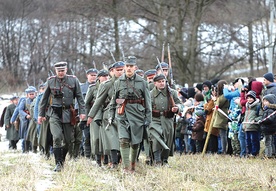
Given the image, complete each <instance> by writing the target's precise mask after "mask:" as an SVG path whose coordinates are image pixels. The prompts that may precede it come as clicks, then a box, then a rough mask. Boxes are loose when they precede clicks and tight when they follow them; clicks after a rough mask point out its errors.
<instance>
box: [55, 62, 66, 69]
mask: <svg viewBox="0 0 276 191" xmlns="http://www.w3.org/2000/svg"><path fill="white" fill-rule="evenodd" d="M66 68H67V62H57V63H55V69H57V70H65V69H66Z"/></svg>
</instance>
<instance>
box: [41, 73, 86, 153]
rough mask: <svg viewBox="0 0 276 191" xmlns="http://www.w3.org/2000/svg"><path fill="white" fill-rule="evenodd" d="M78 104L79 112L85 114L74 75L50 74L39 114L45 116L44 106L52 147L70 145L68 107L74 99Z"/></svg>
mask: <svg viewBox="0 0 276 191" xmlns="http://www.w3.org/2000/svg"><path fill="white" fill-rule="evenodd" d="M75 98H76V99H77V102H78V105H79V114H85V104H84V99H83V96H82V92H81V89H80V83H79V80H78V79H77V78H76V76H72V75H66V76H65V77H64V78H58V77H57V76H51V77H50V78H48V80H47V85H46V88H45V91H44V94H43V96H42V99H41V103H40V110H39V116H41V117H45V115H46V107H47V106H48V105H50V107H49V108H48V112H49V117H50V119H49V122H50V130H51V133H52V135H53V148H59V147H63V146H65V144H66V147H68V146H69V145H71V141H72V139H73V126H72V125H71V124H70V120H71V113H70V107H74V99H75Z"/></svg>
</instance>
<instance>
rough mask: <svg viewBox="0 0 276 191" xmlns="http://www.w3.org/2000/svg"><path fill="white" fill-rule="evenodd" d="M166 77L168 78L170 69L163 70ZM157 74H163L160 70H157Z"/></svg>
mask: <svg viewBox="0 0 276 191" xmlns="http://www.w3.org/2000/svg"><path fill="white" fill-rule="evenodd" d="M162 69H163V74H164V76H166V77H167V76H168V73H169V69H168V68H162ZM157 74H162V71H161V70H160V69H158V70H157Z"/></svg>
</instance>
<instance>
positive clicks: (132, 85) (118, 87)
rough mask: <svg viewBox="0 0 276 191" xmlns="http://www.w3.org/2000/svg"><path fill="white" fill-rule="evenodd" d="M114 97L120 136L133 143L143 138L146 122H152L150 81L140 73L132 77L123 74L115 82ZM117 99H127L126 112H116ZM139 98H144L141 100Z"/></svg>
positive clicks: (113, 105) (113, 108) (113, 102)
mask: <svg viewBox="0 0 276 191" xmlns="http://www.w3.org/2000/svg"><path fill="white" fill-rule="evenodd" d="M114 88H115V91H114V94H115V95H114V97H113V99H112V101H111V112H112V116H115V120H116V121H117V123H118V131H119V138H120V139H121V138H125V139H129V140H130V143H131V144H132V145H135V144H140V143H141V142H142V140H143V134H144V128H143V125H144V123H147V124H149V123H150V122H151V118H152V116H151V99H150V93H149V88H148V83H147V82H146V81H145V80H144V79H143V78H141V77H140V76H139V75H137V74H134V75H133V76H132V77H131V78H128V77H126V75H125V74H124V75H122V76H121V77H120V78H119V79H118V80H117V81H116V82H115V84H114ZM116 99H125V101H126V106H125V112H124V113H123V114H122V115H120V114H118V112H116V114H114V113H115V109H116V105H117V104H116ZM138 100H142V102H139V101H138Z"/></svg>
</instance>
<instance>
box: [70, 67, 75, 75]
mask: <svg viewBox="0 0 276 191" xmlns="http://www.w3.org/2000/svg"><path fill="white" fill-rule="evenodd" d="M70 70H71V73H72V75H74V76H75V72H74V71H73V70H72V68H71V69H70Z"/></svg>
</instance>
